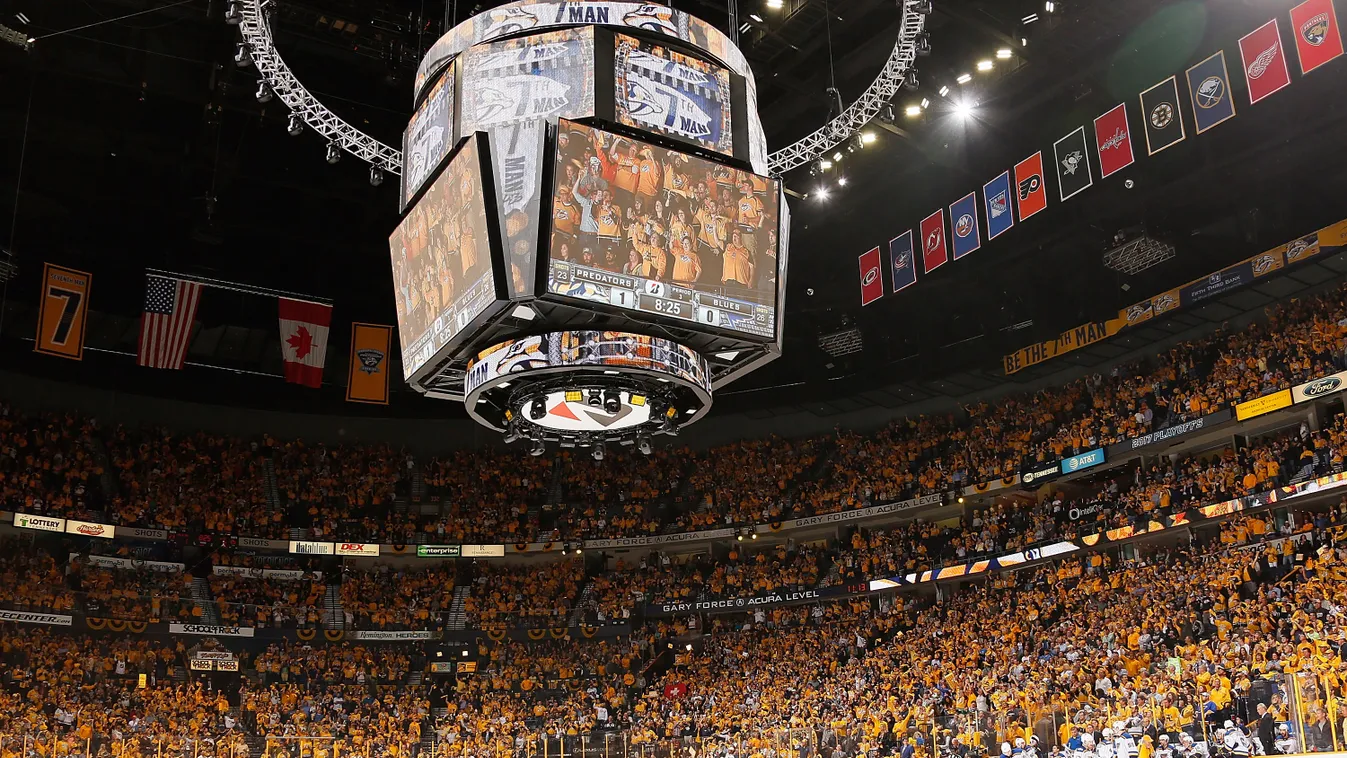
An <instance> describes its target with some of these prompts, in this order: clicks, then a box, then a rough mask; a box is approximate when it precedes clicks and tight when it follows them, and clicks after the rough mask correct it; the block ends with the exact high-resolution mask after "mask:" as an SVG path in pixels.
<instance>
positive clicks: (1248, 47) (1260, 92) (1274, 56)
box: [1239, 18, 1291, 105]
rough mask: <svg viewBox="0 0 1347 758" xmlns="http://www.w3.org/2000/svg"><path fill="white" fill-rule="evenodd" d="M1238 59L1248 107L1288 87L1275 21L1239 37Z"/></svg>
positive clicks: (1279, 34) (1286, 72)
mask: <svg viewBox="0 0 1347 758" xmlns="http://www.w3.org/2000/svg"><path fill="white" fill-rule="evenodd" d="M1239 58H1240V61H1241V62H1243V64H1244V79H1245V81H1247V82H1248V83H1249V105H1253V104H1254V103H1257V102H1258V101H1259V100H1262V99H1263V98H1265V97H1267V96H1268V95H1271V94H1272V93H1274V92H1277V91H1278V90H1280V89H1282V88H1284V87H1289V86H1291V73H1290V70H1289V69H1287V67H1286V54H1285V51H1283V50H1282V33H1281V28H1280V27H1279V26H1277V19H1275V18H1274V19H1272V20H1271V21H1269V22H1267V23H1266V24H1263V25H1262V26H1260V27H1258V28H1257V29H1254V30H1253V31H1251V32H1249V33H1248V34H1246V35H1244V36H1243V37H1240V40H1239Z"/></svg>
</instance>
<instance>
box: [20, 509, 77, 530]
mask: <svg viewBox="0 0 1347 758" xmlns="http://www.w3.org/2000/svg"><path fill="white" fill-rule="evenodd" d="M14 526H17V527H18V528H20V529H36V530H38V531H39V532H64V531H65V519H63V518H51V517H50V516H30V515H28V514H27V513H15V514H14Z"/></svg>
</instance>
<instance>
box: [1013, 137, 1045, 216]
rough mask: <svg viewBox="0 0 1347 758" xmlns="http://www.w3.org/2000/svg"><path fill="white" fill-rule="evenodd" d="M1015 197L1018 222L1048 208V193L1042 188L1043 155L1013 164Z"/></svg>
mask: <svg viewBox="0 0 1347 758" xmlns="http://www.w3.org/2000/svg"><path fill="white" fill-rule="evenodd" d="M1015 197H1016V198H1017V199H1018V201H1019V202H1018V203H1017V205H1018V206H1019V209H1020V221H1023V220H1025V219H1026V218H1029V217H1030V216H1032V215H1034V214H1035V213H1038V212H1039V211H1041V210H1043V209H1044V208H1047V207H1048V191H1047V189H1046V188H1045V187H1044V186H1043V153H1042V152H1041V151H1040V152H1037V153H1034V154H1033V155H1031V156H1029V157H1028V158H1025V159H1024V160H1022V161H1020V162H1019V163H1016V164H1015Z"/></svg>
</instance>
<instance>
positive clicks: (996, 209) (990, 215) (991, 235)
mask: <svg viewBox="0 0 1347 758" xmlns="http://www.w3.org/2000/svg"><path fill="white" fill-rule="evenodd" d="M1039 183H1040V184H1041V183H1042V182H1041V181H1040V182H1039ZM982 197H983V198H985V199H986V201H987V241H988V242H990V241H992V240H994V239H996V238H997V237H999V236H1000V235H1001V233H1002V232H1005V231H1006V230H1007V229H1009V228H1010V227H1012V226H1014V225H1015V213H1014V212H1013V211H1012V210H1011V207H1010V172H1009V171H1003V172H1001V175H1000V176H998V177H996V178H995V179H993V180H991V181H990V182H987V183H986V184H984V185H982Z"/></svg>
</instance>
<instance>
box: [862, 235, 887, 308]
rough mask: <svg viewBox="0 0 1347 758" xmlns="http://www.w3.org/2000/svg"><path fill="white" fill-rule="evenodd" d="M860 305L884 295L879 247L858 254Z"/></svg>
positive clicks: (865, 304) (867, 303)
mask: <svg viewBox="0 0 1347 758" xmlns="http://www.w3.org/2000/svg"><path fill="white" fill-rule="evenodd" d="M860 277H861V306H862V307H864V306H867V305H869V304H870V303H873V302H874V301H876V300H878V299H880V298H881V297H884V275H883V274H882V273H880V271H879V248H877V247H872V248H870V249H869V250H866V251H865V252H864V253H862V254H861V256H860Z"/></svg>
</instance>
